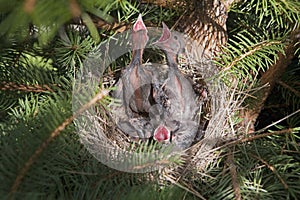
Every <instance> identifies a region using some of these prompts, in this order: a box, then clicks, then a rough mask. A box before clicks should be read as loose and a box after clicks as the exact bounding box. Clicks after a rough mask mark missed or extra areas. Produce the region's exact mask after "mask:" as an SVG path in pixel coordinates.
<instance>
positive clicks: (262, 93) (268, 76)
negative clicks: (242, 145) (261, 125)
mask: <svg viewBox="0 0 300 200" xmlns="http://www.w3.org/2000/svg"><path fill="white" fill-rule="evenodd" d="M298 31H299V30H298ZM296 42H297V38H296V31H295V32H293V33H292V34H291V42H290V43H289V44H288V45H287V47H286V48H285V51H284V52H285V53H284V54H282V53H280V52H279V53H278V59H277V61H276V62H275V64H274V65H273V66H271V67H270V68H269V69H268V70H267V71H266V72H265V73H263V75H262V77H261V78H260V81H259V82H260V85H261V86H266V87H262V89H261V90H259V91H258V92H257V93H256V94H255V99H254V102H253V103H252V105H251V107H249V108H248V109H246V110H244V111H243V113H242V115H243V117H244V125H245V126H246V127H248V128H247V129H248V133H252V132H254V124H255V122H256V120H257V118H258V116H259V114H260V112H261V110H262V109H263V107H264V104H265V102H266V100H267V98H268V96H269V95H270V93H271V91H272V89H273V88H274V86H275V84H276V83H277V82H278V81H280V78H281V75H282V74H283V73H284V72H285V70H286V68H287V66H288V65H289V64H290V63H291V61H292V59H293V58H294V54H295V51H296V49H297V46H296Z"/></svg>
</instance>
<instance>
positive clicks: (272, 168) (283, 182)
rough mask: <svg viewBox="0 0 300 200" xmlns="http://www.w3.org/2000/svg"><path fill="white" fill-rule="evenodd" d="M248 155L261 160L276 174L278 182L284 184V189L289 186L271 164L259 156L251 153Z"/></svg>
mask: <svg viewBox="0 0 300 200" xmlns="http://www.w3.org/2000/svg"><path fill="white" fill-rule="evenodd" d="M250 155H251V156H252V157H254V158H256V159H257V160H259V161H260V162H262V163H263V164H265V165H266V166H267V167H268V168H269V169H270V170H271V171H272V172H273V173H274V174H275V175H276V176H277V178H278V179H279V180H280V182H281V183H282V185H283V186H284V188H285V189H288V188H289V186H288V185H287V184H286V182H285V181H284V180H283V178H281V176H280V175H279V173H278V172H277V170H276V169H275V168H274V167H273V166H272V165H270V164H269V163H268V162H267V161H265V160H263V159H262V158H260V157H258V156H256V155H253V154H250Z"/></svg>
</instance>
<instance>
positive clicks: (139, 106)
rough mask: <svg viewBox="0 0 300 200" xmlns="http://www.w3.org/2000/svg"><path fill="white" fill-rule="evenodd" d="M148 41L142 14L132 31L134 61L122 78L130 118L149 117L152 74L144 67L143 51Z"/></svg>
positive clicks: (124, 99) (124, 97)
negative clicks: (144, 115)
mask: <svg viewBox="0 0 300 200" xmlns="http://www.w3.org/2000/svg"><path fill="white" fill-rule="evenodd" d="M148 39H149V37H148V35H147V28H146V26H145V24H144V22H143V20H142V15H141V14H140V15H139V17H138V19H137V21H136V22H135V24H134V25H133V30H132V44H133V52H132V54H133V56H132V61H131V63H130V65H129V66H128V67H127V68H126V69H125V71H124V73H123V75H122V77H121V78H122V85H123V101H124V105H125V108H126V112H127V115H128V117H134V116H137V115H139V116H140V115H143V114H146V115H147V113H148V112H149V108H150V106H151V99H149V98H150V97H151V96H150V90H151V77H152V74H151V73H152V72H151V71H149V70H146V69H144V67H143V66H142V56H143V51H144V48H145V46H146V44H147V42H148Z"/></svg>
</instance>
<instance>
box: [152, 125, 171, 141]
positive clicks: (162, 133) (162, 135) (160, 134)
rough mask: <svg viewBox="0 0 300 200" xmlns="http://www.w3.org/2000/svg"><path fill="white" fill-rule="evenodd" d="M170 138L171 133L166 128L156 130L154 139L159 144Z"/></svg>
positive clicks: (161, 127)
mask: <svg viewBox="0 0 300 200" xmlns="http://www.w3.org/2000/svg"><path fill="white" fill-rule="evenodd" d="M169 137H170V133H169V131H168V129H167V128H165V127H164V126H160V127H158V128H157V129H156V131H155V133H154V139H155V140H157V141H158V142H161V141H165V140H168V139H169Z"/></svg>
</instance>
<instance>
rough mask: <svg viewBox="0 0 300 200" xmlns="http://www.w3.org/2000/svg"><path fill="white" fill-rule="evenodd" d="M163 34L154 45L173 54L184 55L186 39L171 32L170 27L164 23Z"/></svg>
mask: <svg viewBox="0 0 300 200" xmlns="http://www.w3.org/2000/svg"><path fill="white" fill-rule="evenodd" d="M162 24H163V32H162V34H161V36H160V38H159V39H158V40H157V41H156V42H154V43H153V45H155V46H157V47H159V48H160V49H162V50H164V51H166V52H167V53H171V54H176V55H177V54H180V53H184V39H183V37H182V36H181V35H179V34H177V33H176V32H173V33H172V32H171V31H170V29H169V28H168V26H167V25H166V24H165V23H164V22H162Z"/></svg>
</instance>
